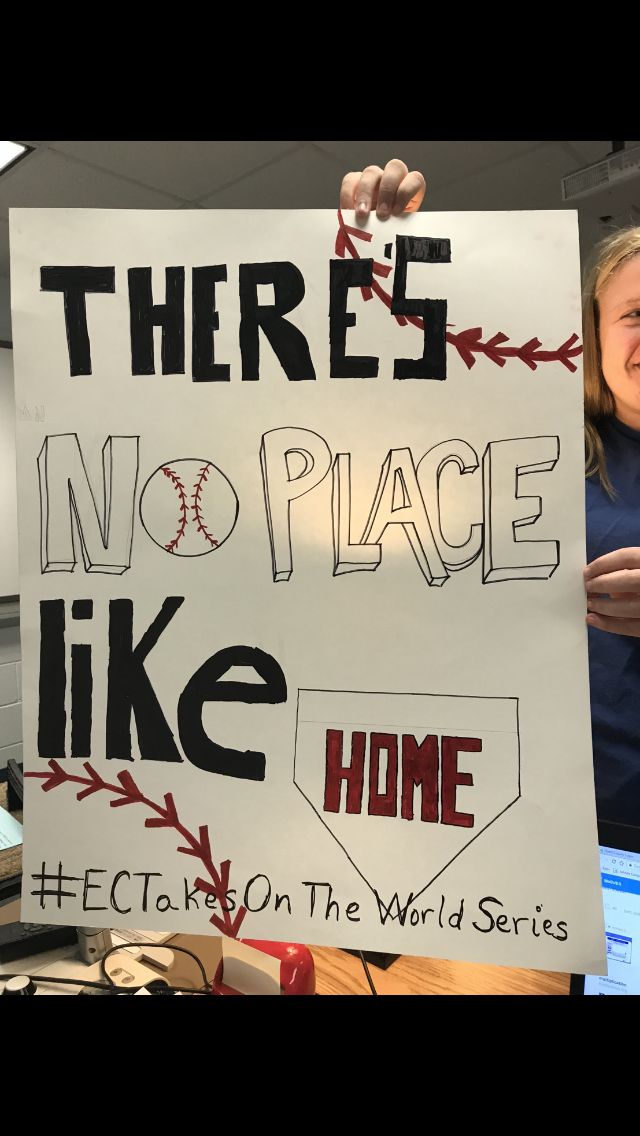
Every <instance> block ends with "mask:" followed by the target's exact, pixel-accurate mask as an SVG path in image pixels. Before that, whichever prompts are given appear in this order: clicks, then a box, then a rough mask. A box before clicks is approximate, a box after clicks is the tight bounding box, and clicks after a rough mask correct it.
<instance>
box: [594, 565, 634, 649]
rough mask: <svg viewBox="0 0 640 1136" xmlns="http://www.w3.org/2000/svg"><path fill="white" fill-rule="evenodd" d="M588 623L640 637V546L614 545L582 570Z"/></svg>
mask: <svg viewBox="0 0 640 1136" xmlns="http://www.w3.org/2000/svg"><path fill="white" fill-rule="evenodd" d="M584 581H585V587H586V590H587V610H588V615H587V623H588V624H589V626H590V627H597V628H598V630H599V631H611V632H612V633H613V634H614V635H632V636H634V637H635V638H640V548H617V549H616V550H615V552H609V553H607V555H606V556H599V557H598V559H597V560H592V561H591V564H588V565H587V567H586V568H585V570H584Z"/></svg>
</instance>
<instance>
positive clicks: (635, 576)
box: [585, 568, 640, 596]
mask: <svg viewBox="0 0 640 1136" xmlns="http://www.w3.org/2000/svg"><path fill="white" fill-rule="evenodd" d="M585 587H586V590H587V595H589V594H590V593H591V592H604V593H605V595H608V596H610V595H611V593H612V592H625V593H626V592H640V568H623V569H622V570H621V571H620V572H607V573H606V575H604V576H594V577H593V579H591V580H586V581H585Z"/></svg>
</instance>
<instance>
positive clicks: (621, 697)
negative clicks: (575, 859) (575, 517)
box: [586, 417, 640, 824]
mask: <svg viewBox="0 0 640 1136" xmlns="http://www.w3.org/2000/svg"><path fill="white" fill-rule="evenodd" d="M598 425H599V432H600V437H601V438H602V442H603V445H604V451H605V456H606V462H607V473H608V474H609V480H610V481H611V484H612V485H613V487H614V489H615V491H616V497H615V500H613V501H612V500H611V498H610V497H609V496H608V494H607V493H606V492H605V490H604V489H603V488H602V486H601V485H600V480H599V478H598V475H597V474H595V475H594V476H593V477H590V478H587V482H586V507H587V559H588V561H591V560H595V559H596V557H598V556H604V555H605V553H607V552H613V551H615V549H616V548H631V547H636V548H637V547H639V546H640V431H638V430H632V429H631V427H630V426H625V425H624V424H623V423H622V422H620V421H619V420H618V419H617V418H614V417H610V418H606V419H604V420H603V421H601V422H600V423H599V424H598ZM589 674H590V682H591V720H592V729H593V760H594V772H595V782H596V800H597V807H598V816H599V817H601V818H602V819H605V820H612V821H617V822H619V823H622V824H640V639H636V638H634V637H632V636H630V635H612V634H610V633H609V632H607V631H598V630H597V629H596V628H595V627H590V628H589Z"/></svg>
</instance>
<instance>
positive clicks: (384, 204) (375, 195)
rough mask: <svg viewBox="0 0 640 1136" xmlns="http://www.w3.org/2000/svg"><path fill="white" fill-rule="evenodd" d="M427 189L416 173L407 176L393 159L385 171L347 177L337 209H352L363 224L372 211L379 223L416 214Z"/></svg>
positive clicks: (370, 170)
mask: <svg viewBox="0 0 640 1136" xmlns="http://www.w3.org/2000/svg"><path fill="white" fill-rule="evenodd" d="M426 188H427V185H426V182H425V180H424V178H423V176H422V174H421V173H419V171H418V170H413V171H411V173H410V172H409V170H408V168H407V166H406V165H405V163H404V162H402V161H401V160H400V158H392V159H391V161H390V162H387V164H386V166H385V167H384V170H382V169H380V166H367V168H366V169H365V170H358V171H356V172H352V173H349V174H346V175H345V177H344V178H343V181H342V186H341V189H340V208H341V209H355V211H356V215H357V218H358V220H359V221H366V220H367V218H368V216H369V213H370V212H371V209H372V208H374V207H375V209H376V216H377V218H378V220H379V221H386V220H387V218H388V217H398V216H399V215H400V214H401V213H415V212H416V210H418V209H419V208H420V205H421V204H422V199H423V197H424V195H425V191H426Z"/></svg>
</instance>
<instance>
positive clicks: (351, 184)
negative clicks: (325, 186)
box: [340, 170, 362, 209]
mask: <svg viewBox="0 0 640 1136" xmlns="http://www.w3.org/2000/svg"><path fill="white" fill-rule="evenodd" d="M361 177H362V172H361V170H357V171H355V172H352V173H350V174H345V176H344V177H343V179H342V185H341V186H340V208H341V209H355V207H356V189H357V188H358V183H359V181H360V178H361Z"/></svg>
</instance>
